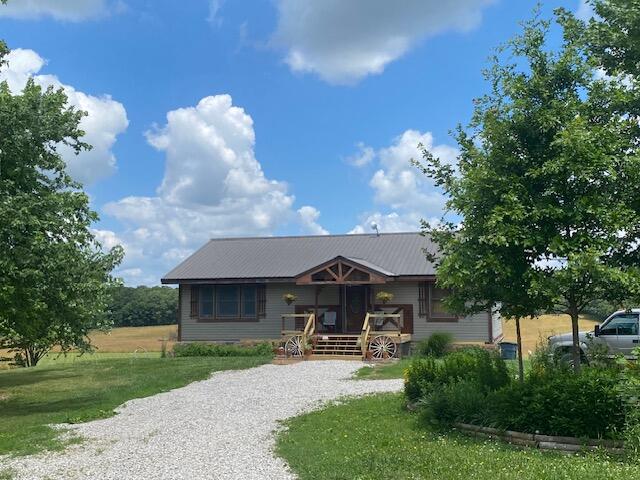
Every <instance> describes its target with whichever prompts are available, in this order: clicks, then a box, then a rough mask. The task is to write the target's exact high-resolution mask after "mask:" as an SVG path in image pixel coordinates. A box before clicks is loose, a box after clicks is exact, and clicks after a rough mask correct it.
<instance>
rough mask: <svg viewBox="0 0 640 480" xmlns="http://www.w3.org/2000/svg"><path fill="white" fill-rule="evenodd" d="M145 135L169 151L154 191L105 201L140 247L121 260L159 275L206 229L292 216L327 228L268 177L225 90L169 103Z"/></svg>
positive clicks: (208, 233)
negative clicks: (163, 117) (174, 105)
mask: <svg viewBox="0 0 640 480" xmlns="http://www.w3.org/2000/svg"><path fill="white" fill-rule="evenodd" d="M146 136H147V141H148V142H149V144H150V145H151V146H153V147H154V148H156V149H157V150H160V151H162V152H164V154H165V159H166V160H165V172H164V178H163V180H162V182H161V184H160V185H159V187H158V189H157V195H156V196H153V197H137V196H130V197H125V198H122V199H121V200H118V201H115V202H110V203H108V204H107V205H105V207H104V211H105V212H106V213H107V214H108V215H110V216H112V217H115V218H116V219H117V220H119V221H120V222H121V223H122V224H123V225H124V231H123V233H122V234H121V236H122V237H123V239H124V243H125V244H126V245H128V246H129V248H132V249H133V250H134V251H137V252H140V254H139V255H137V256H135V257H134V258H132V259H130V258H129V255H128V253H127V255H126V257H125V262H124V264H123V268H125V269H131V268H141V269H142V270H143V271H144V272H145V278H155V281H156V282H157V281H158V279H159V277H160V276H161V275H162V274H164V273H166V272H167V271H168V270H169V269H171V268H172V267H174V266H175V265H176V264H177V263H179V261H180V260H182V259H184V258H185V257H186V256H187V255H188V254H189V253H191V252H192V251H193V250H194V249H195V248H197V247H199V246H201V245H202V244H203V243H204V242H205V241H206V240H208V239H209V238H211V237H221V236H238V235H270V234H272V233H273V232H274V231H275V230H276V229H277V228H278V227H281V226H282V225H285V224H287V223H290V222H294V223H297V224H299V225H300V226H301V227H302V228H303V229H305V230H306V231H314V232H316V233H318V232H321V231H322V232H323V231H324V229H322V227H321V226H320V225H318V224H317V219H318V216H319V212H318V211H317V210H315V208H313V207H308V206H307V207H302V208H301V209H300V210H299V211H298V212H295V211H294V210H293V203H294V197H293V195H291V194H290V193H289V192H288V187H287V185H286V184H285V183H283V182H280V181H277V180H272V179H269V178H267V177H266V175H265V174H264V171H263V170H262V166H261V164H260V163H259V162H258V160H257V159H256V157H255V151H254V146H255V132H254V129H253V120H252V118H251V116H249V115H248V114H247V113H246V112H245V111H244V110H243V109H242V108H240V107H237V106H235V105H233V101H232V99H231V97H230V96H229V95H216V96H209V97H205V98H203V99H202V100H200V102H198V104H197V105H196V106H194V107H187V108H179V109H176V110H173V111H170V112H169V113H168V114H167V121H166V123H165V124H164V125H162V126H157V127H155V128H154V129H152V130H150V131H149V132H147V135H146ZM125 251H127V246H125Z"/></svg>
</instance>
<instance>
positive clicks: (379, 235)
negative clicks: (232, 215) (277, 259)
mask: <svg viewBox="0 0 640 480" xmlns="http://www.w3.org/2000/svg"><path fill="white" fill-rule="evenodd" d="M390 235H422V233H421V232H381V233H379V234H375V233H335V234H330V235H265V236H256V237H252V236H245V237H213V238H210V239H209V240H208V241H209V242H219V241H229V240H268V239H286V238H336V237H382V236H390Z"/></svg>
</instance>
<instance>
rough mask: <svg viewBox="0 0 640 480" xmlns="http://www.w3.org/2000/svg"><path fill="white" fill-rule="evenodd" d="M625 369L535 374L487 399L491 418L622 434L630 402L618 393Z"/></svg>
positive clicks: (525, 428)
mask: <svg viewBox="0 0 640 480" xmlns="http://www.w3.org/2000/svg"><path fill="white" fill-rule="evenodd" d="M619 383H620V372H619V370H615V369H603V368H593V367H591V368H589V367H585V368H583V369H582V371H581V372H580V373H579V374H576V373H574V372H572V371H570V370H567V369H562V368H560V369H557V370H555V371H554V370H550V371H547V372H546V373H545V374H542V375H538V374H532V375H530V376H529V377H527V378H526V379H525V382H524V383H522V384H521V383H519V382H514V383H512V384H511V385H509V386H507V387H505V388H502V389H500V390H498V391H496V392H492V393H489V394H488V396H487V399H486V405H487V409H488V410H487V418H486V421H487V422H488V423H489V424H491V425H492V426H495V427H498V428H504V429H508V430H517V431H521V432H528V433H535V432H541V433H544V434H547V435H563V436H572V437H588V438H601V437H603V438H616V437H620V436H621V434H622V431H623V430H624V428H625V405H624V401H623V398H622V396H621V395H620V394H619V392H618V385H619Z"/></svg>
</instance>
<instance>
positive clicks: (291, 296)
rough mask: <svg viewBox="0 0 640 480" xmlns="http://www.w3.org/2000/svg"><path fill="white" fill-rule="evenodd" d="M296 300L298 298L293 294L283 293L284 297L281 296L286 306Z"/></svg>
mask: <svg viewBox="0 0 640 480" xmlns="http://www.w3.org/2000/svg"><path fill="white" fill-rule="evenodd" d="M297 299H298V297H296V296H295V295H294V294H293V293H285V294H284V295H282V300H284V302H285V303H286V304H287V305H291V304H292V303H293V302H295V301H296V300H297Z"/></svg>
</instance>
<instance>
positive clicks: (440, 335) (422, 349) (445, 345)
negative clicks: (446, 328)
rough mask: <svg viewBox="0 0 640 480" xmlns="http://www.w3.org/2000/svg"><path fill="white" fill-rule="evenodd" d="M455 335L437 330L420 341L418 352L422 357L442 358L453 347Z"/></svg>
mask: <svg viewBox="0 0 640 480" xmlns="http://www.w3.org/2000/svg"><path fill="white" fill-rule="evenodd" d="M452 344H453V335H451V334H450V333H448V332H435V333H432V334H431V336H429V338H425V339H424V340H421V341H420V342H418V345H417V347H416V354H417V355H419V356H421V357H435V358H440V357H442V356H443V355H444V354H445V353H447V352H448V351H449V350H450V349H451V345H452Z"/></svg>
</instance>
